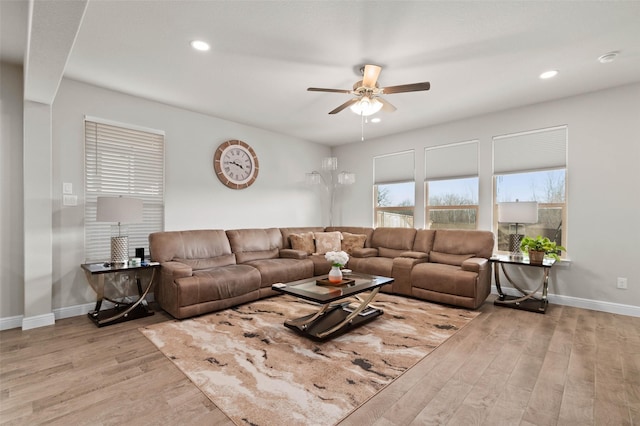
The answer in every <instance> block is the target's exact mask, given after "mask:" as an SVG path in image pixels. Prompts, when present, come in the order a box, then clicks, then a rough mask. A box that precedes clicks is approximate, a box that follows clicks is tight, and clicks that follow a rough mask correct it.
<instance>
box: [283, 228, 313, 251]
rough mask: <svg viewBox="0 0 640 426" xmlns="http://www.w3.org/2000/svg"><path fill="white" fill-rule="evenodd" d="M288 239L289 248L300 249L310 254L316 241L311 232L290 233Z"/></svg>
mask: <svg viewBox="0 0 640 426" xmlns="http://www.w3.org/2000/svg"><path fill="white" fill-rule="evenodd" d="M289 241H290V242H291V248H292V249H294V250H300V251H303V252H305V253H307V254H312V253H314V252H315V251H316V243H315V241H314V239H313V232H303V233H302V234H290V235H289Z"/></svg>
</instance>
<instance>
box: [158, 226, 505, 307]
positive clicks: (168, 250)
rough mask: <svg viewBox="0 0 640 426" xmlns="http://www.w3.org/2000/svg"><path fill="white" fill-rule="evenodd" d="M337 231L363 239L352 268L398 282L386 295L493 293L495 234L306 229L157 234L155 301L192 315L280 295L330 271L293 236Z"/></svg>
mask: <svg viewBox="0 0 640 426" xmlns="http://www.w3.org/2000/svg"><path fill="white" fill-rule="evenodd" d="M335 231H338V232H340V233H341V235H345V236H351V237H353V236H357V237H358V238H357V239H358V241H360V242H362V241H363V243H362V244H361V246H358V247H355V248H349V251H350V252H351V253H350V259H349V263H348V264H347V267H349V268H350V269H352V270H353V271H354V272H361V273H366V274H372V275H382V276H389V277H392V278H394V283H393V284H390V285H387V286H385V287H384V288H383V289H382V291H385V292H388V293H395V294H400V295H405V296H410V297H416V298H420V299H424V300H429V301H433V302H439V303H446V304H451V305H456V306H460V307H465V308H471V309H475V308H477V307H478V306H480V305H481V304H482V303H483V302H484V300H485V299H486V298H487V296H488V295H489V292H490V288H491V263H490V262H489V260H488V259H489V257H491V253H492V251H493V246H494V236H493V233H491V232H489V231H461V230H424V229H420V230H416V229H408V228H376V229H374V228H366V227H327V228H323V227H303V228H266V229H235V230H227V231H224V230H191V231H167V232H157V233H153V234H151V235H150V236H149V249H150V252H151V259H152V260H153V261H156V262H160V265H161V268H160V279H159V280H158V282H157V283H156V288H155V298H156V300H157V301H158V303H159V304H160V306H161V307H162V308H163V309H164V310H166V311H167V312H169V313H170V314H171V315H173V316H174V317H176V318H188V317H191V316H195V315H200V314H204V313H207V312H212V311H217V310H221V309H225V308H228V307H232V306H235V305H238V304H241V303H246V302H249V301H252V300H257V299H260V298H263V297H268V296H273V295H276V294H278V293H276V292H274V291H273V290H271V285H272V284H274V283H277V282H290V281H296V280H300V279H304V278H311V277H313V276H319V275H325V274H327V273H328V272H329V269H330V264H329V262H327V261H326V260H325V258H324V255H323V254H313V253H310V252H308V251H303V250H299V249H294V248H292V245H291V240H292V237H291V236H292V234H296V235H301V234H305V233H309V232H311V233H325V232H335ZM323 235H326V234H323ZM362 235H364V236H365V237H366V239H365V237H361V236H362ZM318 238H320V237H319V236H318Z"/></svg>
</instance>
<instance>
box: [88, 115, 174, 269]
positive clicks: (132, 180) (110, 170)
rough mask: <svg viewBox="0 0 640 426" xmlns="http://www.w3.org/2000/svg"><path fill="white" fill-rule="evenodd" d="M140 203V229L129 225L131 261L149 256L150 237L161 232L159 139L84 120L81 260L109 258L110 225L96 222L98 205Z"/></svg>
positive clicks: (161, 136)
mask: <svg viewBox="0 0 640 426" xmlns="http://www.w3.org/2000/svg"><path fill="white" fill-rule="evenodd" d="M120 195H122V196H128V197H132V198H140V199H142V202H143V223H132V224H128V225H127V226H128V232H127V235H128V236H129V250H130V253H129V255H130V256H133V251H134V249H135V248H137V247H144V248H145V253H147V254H148V253H149V251H148V250H149V234H150V233H152V232H156V231H162V230H163V229H164V133H163V132H161V131H154V130H148V129H144V130H141V129H140V128H134V127H125V126H122V125H115V124H112V123H110V122H106V121H105V122H100V121H98V120H96V119H89V118H85V258H86V261H87V262H94V261H103V260H107V259H109V258H110V254H111V243H110V239H111V226H112V225H113V224H110V223H101V222H96V213H97V199H98V197H102V196H108V197H115V196H120Z"/></svg>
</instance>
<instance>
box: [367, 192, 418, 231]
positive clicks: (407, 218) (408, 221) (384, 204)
mask: <svg viewBox="0 0 640 426" xmlns="http://www.w3.org/2000/svg"><path fill="white" fill-rule="evenodd" d="M374 188H375V199H376V206H375V214H376V226H377V227H382V226H387V227H401V228H413V227H414V225H413V209H414V206H415V190H414V188H415V184H414V182H403V183H391V184H385V185H375V187H374Z"/></svg>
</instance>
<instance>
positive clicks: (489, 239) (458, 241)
mask: <svg viewBox="0 0 640 426" xmlns="http://www.w3.org/2000/svg"><path fill="white" fill-rule="evenodd" d="M493 245H494V235H493V232H491V231H468V230H458V229H438V230H436V236H435V238H434V240H433V251H435V252H440V253H449V254H462V255H473V256H470V257H484V258H486V259H488V258H490V257H491V254H492V253H493ZM429 260H431V259H429Z"/></svg>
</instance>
